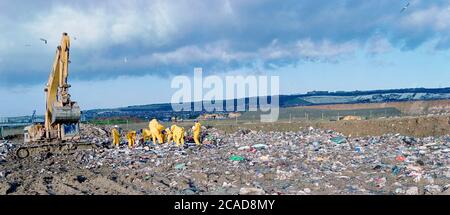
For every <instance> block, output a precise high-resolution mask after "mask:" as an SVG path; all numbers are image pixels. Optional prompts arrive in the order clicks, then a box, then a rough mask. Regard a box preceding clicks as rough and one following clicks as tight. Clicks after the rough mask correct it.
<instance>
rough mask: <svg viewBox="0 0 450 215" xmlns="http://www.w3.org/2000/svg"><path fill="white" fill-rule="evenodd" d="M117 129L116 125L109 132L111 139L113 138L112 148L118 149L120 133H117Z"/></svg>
mask: <svg viewBox="0 0 450 215" xmlns="http://www.w3.org/2000/svg"><path fill="white" fill-rule="evenodd" d="M118 128H119V127H118V126H117V125H116V126H114V128H113V129H112V130H111V133H112V137H113V146H114V147H118V146H119V144H120V133H119V129H118Z"/></svg>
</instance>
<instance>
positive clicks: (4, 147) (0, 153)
mask: <svg viewBox="0 0 450 215" xmlns="http://www.w3.org/2000/svg"><path fill="white" fill-rule="evenodd" d="M15 147H16V146H15V144H13V143H12V142H10V141H8V140H0V163H3V162H6V161H5V159H6V157H7V156H8V154H9V153H10V152H11V151H13V150H14V149H15Z"/></svg>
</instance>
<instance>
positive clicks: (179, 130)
mask: <svg viewBox="0 0 450 215" xmlns="http://www.w3.org/2000/svg"><path fill="white" fill-rule="evenodd" d="M170 130H171V131H172V135H173V141H175V143H176V145H177V146H182V145H184V128H183V127H180V126H177V125H172V127H170Z"/></svg>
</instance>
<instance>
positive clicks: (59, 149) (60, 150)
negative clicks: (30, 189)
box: [16, 142, 95, 159]
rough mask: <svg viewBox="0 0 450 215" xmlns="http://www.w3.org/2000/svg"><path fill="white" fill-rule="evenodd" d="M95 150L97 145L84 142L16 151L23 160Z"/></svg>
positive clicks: (39, 144) (37, 146)
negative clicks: (43, 154) (39, 156)
mask: <svg viewBox="0 0 450 215" xmlns="http://www.w3.org/2000/svg"><path fill="white" fill-rule="evenodd" d="M93 148H95V144H92V143H83V142H65V143H36V144H30V145H27V146H21V147H19V148H18V149H17V150H16V156H17V157H18V158H20V159H23V158H27V157H30V156H35V155H38V154H42V153H48V152H50V153H53V154H71V153H74V152H75V151H78V150H86V149H93Z"/></svg>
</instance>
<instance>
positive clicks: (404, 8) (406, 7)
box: [400, 2, 410, 13]
mask: <svg viewBox="0 0 450 215" xmlns="http://www.w3.org/2000/svg"><path fill="white" fill-rule="evenodd" d="M409 5H410V3H409V2H408V3H406V5H405V6H404V7H403V8H402V10H401V11H400V13H403V12H404V11H405V10H406V9H408V7H409Z"/></svg>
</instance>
